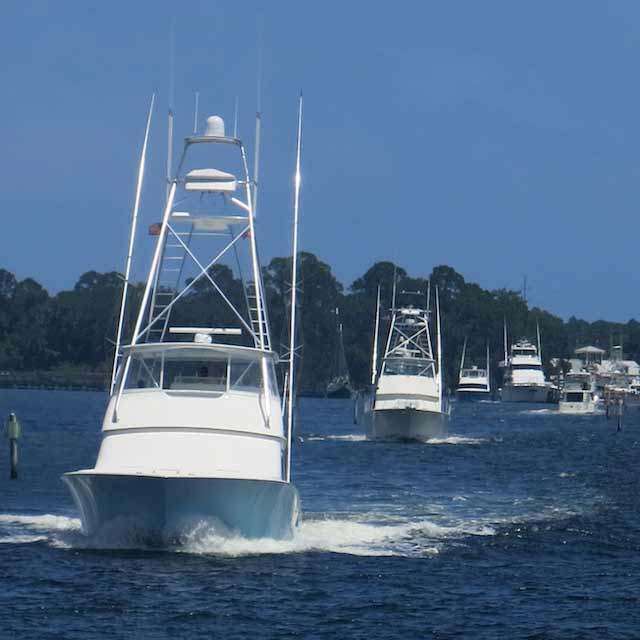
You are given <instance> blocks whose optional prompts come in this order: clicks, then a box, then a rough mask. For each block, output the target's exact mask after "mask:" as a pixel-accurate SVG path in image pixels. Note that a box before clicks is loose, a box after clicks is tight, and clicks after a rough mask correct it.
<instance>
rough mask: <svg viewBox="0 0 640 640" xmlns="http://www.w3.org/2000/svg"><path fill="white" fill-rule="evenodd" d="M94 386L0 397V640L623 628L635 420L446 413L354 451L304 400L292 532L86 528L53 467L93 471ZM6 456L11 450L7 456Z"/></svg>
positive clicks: (633, 586)
mask: <svg viewBox="0 0 640 640" xmlns="http://www.w3.org/2000/svg"><path fill="white" fill-rule="evenodd" d="M105 401H106V397H105V396H104V394H100V393H82V392H49V391H13V390H0V416H4V415H6V414H7V413H8V411H10V410H15V411H16V412H17V413H18V416H19V417H20V419H21V421H22V423H23V431H24V438H23V440H22V441H21V450H20V453H21V465H20V478H19V480H18V481H10V480H9V469H8V450H7V451H6V452H3V451H0V630H1V631H2V632H1V633H0V637H3V638H4V637H8V638H15V639H19V638H34V637H38V638H52V639H53V638H73V639H75V638H78V639H79V638H132V637H136V638H167V637H174V638H198V639H200V638H202V637H206V638H209V637H223V638H226V639H235V638H238V639H239V638H247V637H256V638H286V637H295V638H346V637H348V638H374V637H375V638H419V637H425V638H576V639H577V638H638V637H640V613H639V604H640V603H639V600H640V577H639V576H640V515H639V513H640V511H639V507H640V414H639V415H638V416H631V415H630V416H627V417H626V420H625V425H624V427H623V430H622V431H621V432H619V433H618V432H617V431H616V428H615V425H614V424H613V423H607V422H606V420H605V419H604V418H603V417H602V416H560V415H558V414H557V413H555V411H554V410H553V409H550V408H547V409H544V408H541V407H540V406H537V407H536V406H523V405H501V404H499V403H479V404H469V405H466V404H465V405H458V406H456V407H455V408H454V412H453V415H452V420H451V423H450V433H449V435H448V437H446V438H442V439H439V440H436V441H432V442H430V443H427V444H420V443H401V442H369V441H367V440H365V438H364V436H363V434H362V432H361V431H360V429H359V428H358V427H357V426H355V425H353V424H352V411H351V406H350V403H349V402H347V401H341V400H334V401H328V400H312V399H305V400H302V401H301V405H300V417H299V421H298V425H297V432H296V439H297V442H296V446H295V450H294V463H293V475H294V480H295V483H296V485H297V487H298V489H299V491H300V494H301V498H302V503H303V510H304V516H303V522H302V525H301V527H300V529H299V531H298V532H297V534H296V536H295V538H294V539H293V540H291V541H288V542H275V541H268V540H258V541H248V540H243V539H227V538H222V537H221V536H219V535H217V533H216V531H215V528H213V527H212V526H210V524H209V523H207V522H194V525H193V530H192V531H191V532H190V535H189V536H188V538H187V540H186V541H185V544H184V545H183V546H181V547H179V548H178V547H176V548H172V549H165V550H158V549H149V548H144V545H141V543H140V542H139V541H137V540H131V539H128V537H127V535H126V532H111V533H110V535H109V536H108V537H102V538H96V539H93V540H88V539H86V538H85V537H84V536H83V535H82V534H81V532H80V523H79V520H78V518H77V514H76V512H75V510H74V507H73V504H72V502H71V499H70V497H69V496H68V494H67V491H66V488H65V487H64V485H63V484H62V482H61V481H60V479H59V477H60V475H61V474H62V473H63V472H65V471H68V470H73V469H79V468H86V467H91V466H93V463H94V461H95V454H96V451H97V446H98V442H99V431H98V429H99V424H100V422H101V418H102V412H103V410H104V405H105ZM5 448H6V449H8V447H5Z"/></svg>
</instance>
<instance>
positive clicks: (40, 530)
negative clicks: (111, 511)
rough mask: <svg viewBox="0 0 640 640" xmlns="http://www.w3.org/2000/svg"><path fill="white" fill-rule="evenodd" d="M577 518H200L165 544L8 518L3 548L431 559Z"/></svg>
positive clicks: (112, 531) (2, 521)
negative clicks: (296, 521)
mask: <svg viewBox="0 0 640 640" xmlns="http://www.w3.org/2000/svg"><path fill="white" fill-rule="evenodd" d="M571 515H575V514H574V513H570V512H567V511H566V510H561V509H552V510H551V511H544V512H542V513H537V514H534V513H529V514H526V515H524V514H520V515H512V516H506V517H505V516H503V517H498V518H496V517H494V518H480V519H464V518H463V519H457V520H454V521H451V522H448V523H446V524H438V523H436V522H434V521H433V520H430V519H425V518H415V519H406V520H401V519H398V518H395V519H392V518H390V517H389V516H385V515H381V514H379V513H378V514H374V513H371V514H360V515H358V516H351V517H350V516H344V515H341V516H340V517H327V516H323V515H318V516H312V517H310V518H308V519H305V520H304V521H303V522H302V523H301V524H300V526H299V527H298V529H297V530H296V532H295V535H294V537H293V538H292V539H291V540H272V539H247V538H242V537H240V536H238V535H234V534H233V532H230V531H228V530H226V529H225V527H224V526H221V523H219V522H217V521H216V520H215V519H210V518H194V519H193V520H192V521H190V522H188V523H185V522H182V523H181V526H180V528H179V529H172V528H167V530H166V531H165V535H163V538H162V540H157V539H154V540H150V539H148V538H147V537H145V536H144V534H140V533H136V532H135V531H132V530H131V527H130V526H129V524H130V523H126V522H114V523H113V526H112V527H110V528H109V529H108V530H104V531H102V532H101V534H100V535H98V536H93V537H87V536H85V535H83V534H82V531H81V528H80V521H79V520H78V519H77V518H71V517H66V516H60V515H53V514H43V515H19V514H2V515H0V545H3V544H34V543H35V544H46V545H48V546H51V547H54V548H62V549H74V550H78V549H85V550H140V551H148V550H163V551H168V552H176V553H190V554H196V555H212V556H221V557H240V556H257V555H275V554H296V553H338V554H348V555H353V556H402V557H429V556H434V555H437V554H439V553H441V552H442V551H443V550H446V548H447V547H448V546H451V545H460V544H465V541H467V542H468V541H469V540H470V539H471V538H474V537H478V536H495V535H497V534H498V533H499V531H501V530H502V529H504V528H505V527H509V526H511V525H514V526H515V525H521V524H522V523H524V522H527V521H533V522H535V521H540V520H548V519H561V518H565V517H569V516H571Z"/></svg>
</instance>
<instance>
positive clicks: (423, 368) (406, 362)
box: [382, 358, 434, 378]
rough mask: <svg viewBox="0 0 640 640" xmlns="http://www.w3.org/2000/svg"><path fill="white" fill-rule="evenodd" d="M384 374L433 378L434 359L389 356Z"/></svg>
mask: <svg viewBox="0 0 640 640" xmlns="http://www.w3.org/2000/svg"><path fill="white" fill-rule="evenodd" d="M382 375H385V376H422V377H425V378H433V375H434V371H433V361H432V360H422V359H418V358H387V359H386V360H385V361H384V367H383V369H382Z"/></svg>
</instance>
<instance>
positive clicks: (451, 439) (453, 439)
mask: <svg viewBox="0 0 640 640" xmlns="http://www.w3.org/2000/svg"><path fill="white" fill-rule="evenodd" d="M484 442H486V440H485V439H484V438H466V437H465V436H448V437H446V438H430V439H429V440H427V441H426V443H427V444H483V443H484Z"/></svg>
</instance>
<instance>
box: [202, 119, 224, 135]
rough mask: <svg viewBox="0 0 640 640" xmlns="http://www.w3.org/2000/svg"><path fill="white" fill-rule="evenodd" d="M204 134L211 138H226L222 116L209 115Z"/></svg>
mask: <svg viewBox="0 0 640 640" xmlns="http://www.w3.org/2000/svg"><path fill="white" fill-rule="evenodd" d="M204 135H205V136H207V137H211V138H224V120H223V119H222V118H221V117H220V116H209V117H208V118H207V128H206V130H205V132H204Z"/></svg>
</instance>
